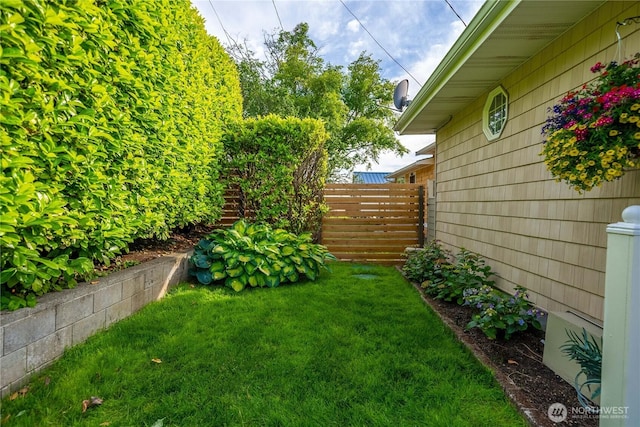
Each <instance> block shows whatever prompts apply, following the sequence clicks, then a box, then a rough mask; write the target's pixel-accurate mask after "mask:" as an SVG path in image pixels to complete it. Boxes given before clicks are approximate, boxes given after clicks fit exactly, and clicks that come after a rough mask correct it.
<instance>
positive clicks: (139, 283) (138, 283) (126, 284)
mask: <svg viewBox="0 0 640 427" xmlns="http://www.w3.org/2000/svg"><path fill="white" fill-rule="evenodd" d="M143 291H144V275H137V276H134V277H130V278H128V279H127V280H124V281H123V282H122V299H126V298H130V297H132V296H133V295H135V294H137V293H140V292H143Z"/></svg>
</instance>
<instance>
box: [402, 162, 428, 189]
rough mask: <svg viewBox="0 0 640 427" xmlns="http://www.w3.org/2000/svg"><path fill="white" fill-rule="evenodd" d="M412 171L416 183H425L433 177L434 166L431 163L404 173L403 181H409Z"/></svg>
mask: <svg viewBox="0 0 640 427" xmlns="http://www.w3.org/2000/svg"><path fill="white" fill-rule="evenodd" d="M412 173H414V174H415V175H416V184H420V185H427V181H429V180H432V179H434V177H435V168H434V167H433V165H427V166H423V167H421V168H418V169H416V170H414V171H412V172H409V173H406V174H404V175H403V176H402V178H403V179H404V182H406V183H409V182H410V181H409V179H410V177H411V174H412Z"/></svg>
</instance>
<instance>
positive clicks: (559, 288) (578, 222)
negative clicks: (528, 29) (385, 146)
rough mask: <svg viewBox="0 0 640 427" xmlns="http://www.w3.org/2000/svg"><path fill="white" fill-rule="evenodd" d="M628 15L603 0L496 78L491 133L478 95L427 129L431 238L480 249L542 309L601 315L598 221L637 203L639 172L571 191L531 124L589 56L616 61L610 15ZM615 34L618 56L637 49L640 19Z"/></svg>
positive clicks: (626, 8) (504, 282)
mask: <svg viewBox="0 0 640 427" xmlns="http://www.w3.org/2000/svg"><path fill="white" fill-rule="evenodd" d="M550 13H552V12H550ZM637 15H640V3H638V2H609V3H607V4H605V5H604V6H603V7H601V8H600V9H598V10H596V11H595V12H594V13H593V14H592V15H591V16H589V17H587V18H586V19H585V20H583V21H581V22H580V23H578V24H577V25H575V26H574V27H573V28H570V29H568V31H567V32H566V33H565V34H564V35H563V36H561V37H560V38H559V39H557V40H556V41H554V42H553V43H551V44H550V45H548V46H547V47H546V48H545V49H544V50H543V51H542V52H540V53H539V54H538V55H536V56H535V57H533V58H532V59H530V60H529V61H528V62H526V63H525V64H523V65H522V66H521V67H519V68H518V69H517V70H515V71H514V72H513V73H512V74H510V75H509V76H508V77H507V78H505V79H504V80H503V81H501V82H496V84H495V86H497V85H498V84H501V85H502V86H503V87H504V88H505V90H506V91H507V93H508V94H509V118H508V121H507V123H506V128H505V130H504V133H503V134H502V137H501V138H499V139H497V140H495V141H492V142H489V141H487V138H486V137H485V136H484V134H483V132H482V109H483V105H484V103H485V100H486V94H485V95H484V96H482V97H480V98H479V99H477V100H476V101H475V102H474V103H473V104H471V105H469V106H468V107H467V108H466V109H465V110H463V111H462V112H460V113H459V114H457V115H456V116H454V117H453V119H452V120H451V121H450V122H449V123H448V124H447V125H446V126H445V127H443V128H442V129H441V130H440V131H438V133H437V136H436V142H437V159H438V163H437V167H436V181H437V195H436V197H437V218H438V221H437V226H436V238H437V239H439V240H441V241H443V242H444V243H445V244H446V245H449V246H451V247H454V248H461V247H464V248H466V249H469V250H472V251H475V252H478V253H480V254H482V255H483V256H484V257H485V258H486V259H487V260H488V263H489V264H490V265H491V266H492V267H493V269H494V270H495V271H496V272H497V273H498V274H499V278H498V280H497V284H498V286H499V287H501V288H503V289H504V290H507V291H512V290H513V287H514V286H515V285H516V284H518V285H523V286H526V287H527V288H528V289H529V290H530V291H531V292H530V294H531V299H532V300H533V302H534V303H536V304H537V305H538V306H540V307H542V308H544V309H546V310H550V311H553V310H565V309H570V310H573V311H577V312H580V313H583V314H586V315H588V316H591V317H593V318H595V319H598V320H602V318H603V296H604V271H605V258H606V243H607V234H606V226H607V224H610V223H614V222H618V221H620V220H621V217H620V214H621V212H622V210H623V209H624V208H625V207H627V206H629V205H632V204H640V171H630V172H628V173H627V174H626V175H625V176H624V177H623V178H622V179H621V180H618V181H616V182H613V183H605V184H604V185H603V186H602V187H601V188H597V189H594V190H593V191H591V192H589V193H586V194H584V195H579V194H577V193H576V192H575V191H574V190H572V189H571V188H570V187H569V186H568V185H566V184H565V183H556V182H555V181H554V180H553V179H552V178H551V175H550V174H549V172H548V171H547V170H546V168H545V165H544V163H543V161H542V157H540V156H539V153H540V151H541V149H542V136H541V134H540V132H541V127H542V125H543V124H544V121H545V119H546V117H547V115H548V113H547V109H548V108H549V107H552V106H553V105H554V104H556V103H557V101H558V100H559V99H560V98H561V97H562V96H563V95H564V94H565V93H566V92H567V91H569V90H571V89H575V88H577V87H579V86H581V85H582V84H583V83H584V82H586V81H588V80H589V79H592V78H593V77H594V74H592V73H591V72H590V70H589V68H590V67H591V66H592V65H593V64H595V63H596V62H598V61H601V62H603V63H607V62H609V61H611V60H614V59H616V51H617V43H616V35H615V27H616V22H617V21H621V20H623V19H624V18H627V17H630V16H637ZM620 33H621V35H622V36H623V37H624V45H623V46H624V48H625V49H624V54H626V55H628V56H630V55H632V54H634V53H635V52H637V51H640V25H630V26H627V27H623V28H621V29H620ZM495 86H494V87H495ZM494 87H492V88H490V89H489V90H491V89H493V88H494ZM489 90H488V91H487V94H488V92H489Z"/></svg>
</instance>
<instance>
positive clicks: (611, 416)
mask: <svg viewBox="0 0 640 427" xmlns="http://www.w3.org/2000/svg"><path fill="white" fill-rule="evenodd" d="M622 219H623V221H624V222H618V223H615V224H610V225H609V226H608V227H607V234H608V238H607V239H608V240H607V267H606V268H607V270H606V278H605V294H604V296H605V298H604V331H603V337H602V341H603V349H602V384H601V385H602V394H601V397H600V426H603V427H604V426H606V427H612V426H640V363H638V360H640V206H629V207H628V208H626V209H625V210H624V211H623V212H622Z"/></svg>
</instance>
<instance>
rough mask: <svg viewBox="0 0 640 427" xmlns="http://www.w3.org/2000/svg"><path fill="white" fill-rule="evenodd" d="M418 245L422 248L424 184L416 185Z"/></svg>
mask: <svg viewBox="0 0 640 427" xmlns="http://www.w3.org/2000/svg"><path fill="white" fill-rule="evenodd" d="M418 247H420V248H424V186H422V185H421V186H419V187H418Z"/></svg>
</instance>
